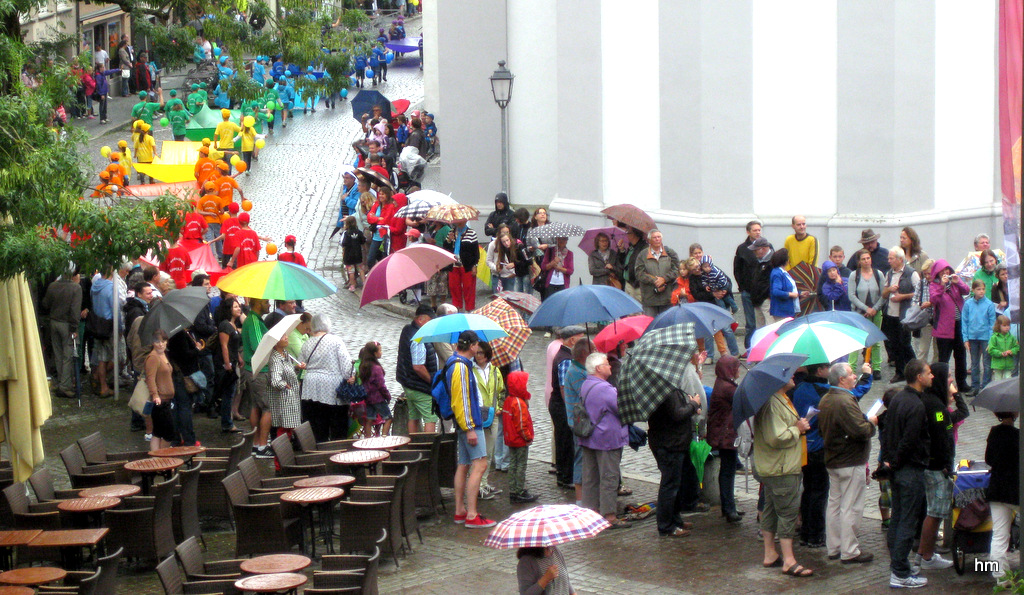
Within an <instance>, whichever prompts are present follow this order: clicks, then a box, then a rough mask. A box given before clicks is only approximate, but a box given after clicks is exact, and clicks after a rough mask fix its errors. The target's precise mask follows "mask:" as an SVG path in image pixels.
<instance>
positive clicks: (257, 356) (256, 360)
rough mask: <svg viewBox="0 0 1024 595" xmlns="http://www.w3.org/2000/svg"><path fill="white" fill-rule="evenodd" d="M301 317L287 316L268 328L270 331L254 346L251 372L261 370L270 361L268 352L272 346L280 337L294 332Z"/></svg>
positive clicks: (298, 315)
mask: <svg viewBox="0 0 1024 595" xmlns="http://www.w3.org/2000/svg"><path fill="white" fill-rule="evenodd" d="M301 317H302V315H301V314H289V315H287V316H285V317H284V318H282V319H281V320H279V321H278V322H277V324H275V325H274V326H272V327H270V330H268V331H267V332H266V333H265V334H264V335H263V338H262V339H260V344H259V345H257V346H256V351H254V352H253V354H252V369H253V370H261V369H263V366H266V365H267V362H268V361H270V352H271V351H273V350H274V346H275V345H277V344H278V342H279V341H280V340H281V338H282V337H285V336H287V335H288V333H290V332H292V331H294V330H295V327H297V326H299V318H301Z"/></svg>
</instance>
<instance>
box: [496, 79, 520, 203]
mask: <svg viewBox="0 0 1024 595" xmlns="http://www.w3.org/2000/svg"><path fill="white" fill-rule="evenodd" d="M515 78H516V76H515V75H514V74H512V73H511V72H510V71H509V69H508V68H505V61H504V60H499V61H498V69H497V70H495V71H494V74H492V75H491V94H492V95H494V103H497V104H498V107H499V108H501V191H502V192H504V193H506V194H508V119H507V117H506V115H505V108H506V107H508V102H509V101H511V100H512V81H514V80H515Z"/></svg>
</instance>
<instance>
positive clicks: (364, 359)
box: [359, 341, 391, 438]
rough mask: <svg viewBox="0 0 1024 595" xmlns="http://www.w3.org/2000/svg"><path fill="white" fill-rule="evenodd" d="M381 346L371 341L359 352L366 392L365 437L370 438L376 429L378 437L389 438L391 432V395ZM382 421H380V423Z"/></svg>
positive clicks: (361, 379)
mask: <svg viewBox="0 0 1024 595" xmlns="http://www.w3.org/2000/svg"><path fill="white" fill-rule="evenodd" d="M381 355H382V352H381V346H380V343H378V342H376V341H370V342H368V343H367V344H366V345H364V346H363V348H362V349H361V350H359V380H360V381H361V382H362V384H363V389H364V390H365V391H366V420H365V421H364V422H363V435H364V436H366V437H367V438H370V437H372V436H373V435H374V427H378V429H379V432H377V435H378V436H387V435H388V432H389V431H390V430H391V409H390V408H389V407H388V403H389V402H390V401H391V393H390V392H389V391H388V387H387V385H386V384H385V383H384V368H383V367H382V366H381V365H380V358H381ZM378 420H380V421H378Z"/></svg>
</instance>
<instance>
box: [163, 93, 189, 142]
mask: <svg viewBox="0 0 1024 595" xmlns="http://www.w3.org/2000/svg"><path fill="white" fill-rule="evenodd" d="M167 119H168V120H170V121H171V134H173V135H174V140H176V141H183V140H185V125H186V124H188V122H189V120H191V119H192V114H190V113H188V111H186V110H185V106H184V105H183V104H181V103H180V102H179V103H178V104H177V105H175V106H174V110H172V111H170V112H168V113H167Z"/></svg>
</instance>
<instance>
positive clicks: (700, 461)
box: [690, 439, 711, 490]
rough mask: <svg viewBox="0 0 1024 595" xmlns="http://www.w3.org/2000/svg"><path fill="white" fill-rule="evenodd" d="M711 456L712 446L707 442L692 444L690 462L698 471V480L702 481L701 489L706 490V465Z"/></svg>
mask: <svg viewBox="0 0 1024 595" xmlns="http://www.w3.org/2000/svg"><path fill="white" fill-rule="evenodd" d="M710 454H711V445H710V444H708V441H707V440H701V439H698V440H694V441H693V442H691V443H690V462H691V463H693V468H694V469H696V470H697V479H698V481H700V489H702V490H703V489H704V463H705V461H707V460H708V455H710Z"/></svg>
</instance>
